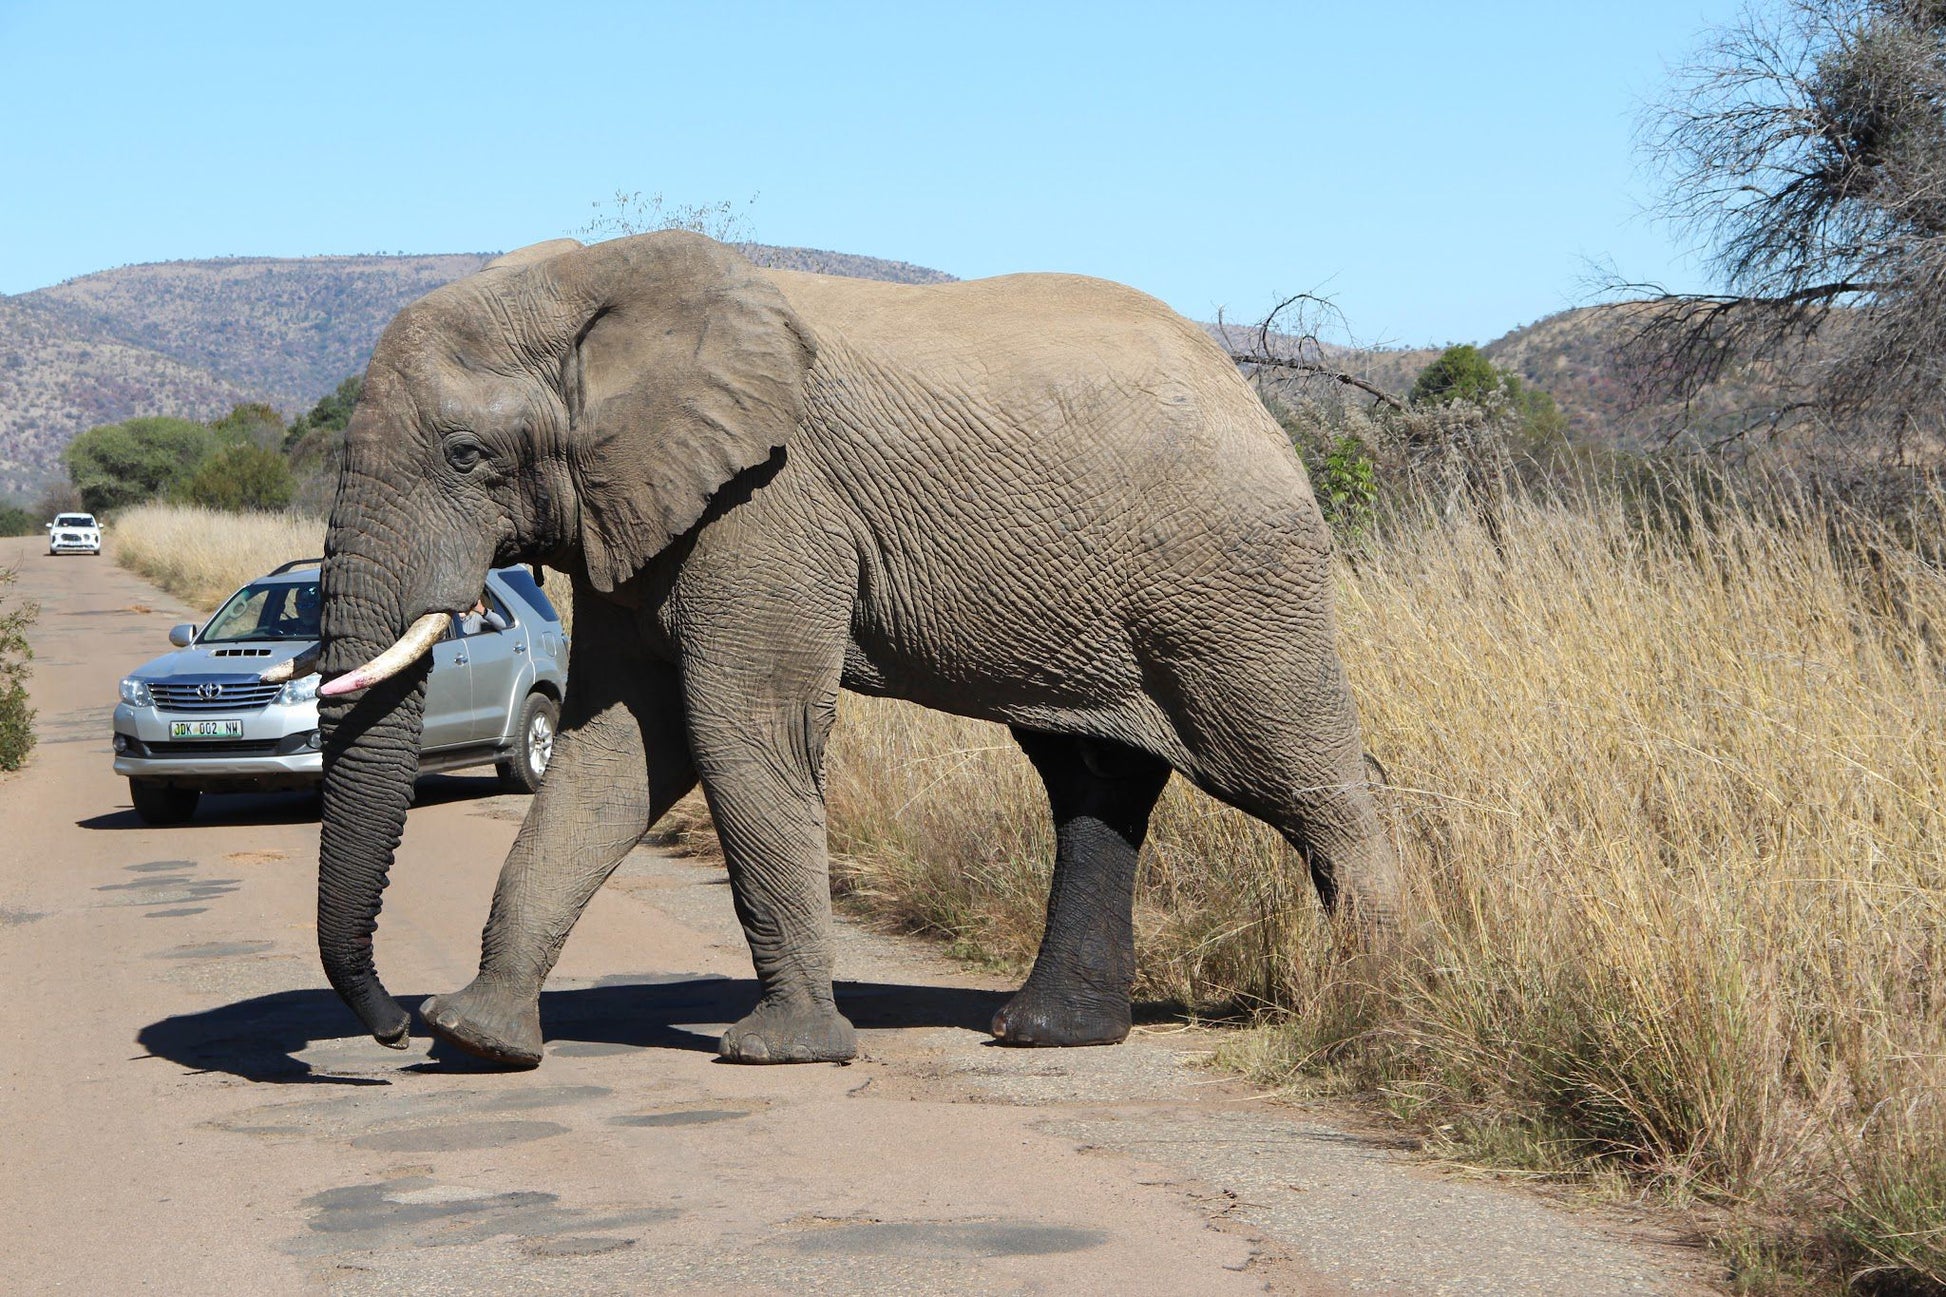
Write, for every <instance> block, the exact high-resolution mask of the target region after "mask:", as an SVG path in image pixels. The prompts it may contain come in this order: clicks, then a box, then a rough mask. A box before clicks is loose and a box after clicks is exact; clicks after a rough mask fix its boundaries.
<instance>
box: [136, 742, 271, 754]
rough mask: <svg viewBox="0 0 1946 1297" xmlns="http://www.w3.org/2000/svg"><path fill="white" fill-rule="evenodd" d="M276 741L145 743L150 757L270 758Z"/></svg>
mask: <svg viewBox="0 0 1946 1297" xmlns="http://www.w3.org/2000/svg"><path fill="white" fill-rule="evenodd" d="M277 743H278V741H277V740H276V739H268V740H261V739H195V740H192V741H191V742H188V743H145V744H143V745H142V746H143V747H145V748H147V749H148V755H149V756H152V757H211V756H217V757H270V756H276V755H277Z"/></svg>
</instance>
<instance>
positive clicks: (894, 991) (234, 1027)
mask: <svg viewBox="0 0 1946 1297" xmlns="http://www.w3.org/2000/svg"><path fill="white" fill-rule="evenodd" d="M837 991H838V1007H839V1008H840V1009H842V1010H843V1011H844V1013H845V1015H846V1016H847V1017H849V1018H850V1019H851V1020H852V1022H853V1023H855V1024H856V1025H858V1026H859V1027H861V1028H866V1029H872V1028H899V1027H961V1028H965V1029H967V1030H970V1031H984V1030H986V1027H987V1024H988V1023H990V1022H991V1021H992V1020H993V1015H994V1013H995V1011H996V1010H998V1009H999V1007H1000V1005H1001V1004H1002V1003H1004V1002H1005V1000H1006V998H1007V996H1006V994H1005V993H1003V992H998V991H985V990H971V989H966V988H961V987H951V986H902V985H895V984H888V983H882V982H840V983H838V986H837ZM398 998H399V1003H400V1004H402V1005H404V1006H406V1008H408V1009H411V1010H413V1011H414V1012H415V1014H416V1012H417V1010H418V1007H419V1002H420V1001H421V1000H422V999H424V998H425V997H423V996H400V997H398ZM756 1002H757V983H756V981H755V980H754V979H751V978H730V977H698V976H695V975H691V974H678V975H676V976H674V977H669V978H657V977H652V976H650V977H643V976H636V977H629V978H619V977H618V978H612V979H606V980H605V981H604V983H603V984H601V985H597V986H592V987H587V988H583V989H577V990H563V991H544V992H542V993H541V1028H542V1032H543V1034H544V1035H545V1036H546V1038H547V1041H548V1043H549V1044H550V1045H561V1044H566V1043H570V1042H572V1043H575V1044H581V1045H613V1046H622V1047H633V1048H638V1049H688V1050H702V1051H709V1052H712V1053H713V1052H714V1051H715V1049H716V1036H717V1030H718V1028H719V1027H720V1026H721V1024H725V1023H730V1022H734V1021H736V1020H737V1019H738V1018H741V1017H742V1016H743V1015H744V1014H746V1013H748V1012H749V1011H750V1009H751V1008H752V1007H753V1006H754V1005H755V1004H756ZM414 1031H415V1033H416V1034H418V1035H420V1036H423V1035H424V1032H425V1029H424V1026H423V1025H422V1024H420V1023H419V1022H418V1021H417V1019H416V1017H415V1020H414ZM360 1035H361V1033H360V1032H359V1031H358V1028H357V1021H356V1020H355V1019H354V1018H353V1017H352V1016H351V1011H350V1010H349V1009H347V1008H345V1006H344V1004H343V1003H342V1002H341V1001H340V1000H339V999H338V997H337V995H336V994H335V993H333V992H332V991H329V990H324V989H318V990H302V991H279V992H277V993H276V994H274V995H260V996H255V997H253V998H251V999H248V1000H239V1001H237V1002H236V1003H234V1004H225V1005H219V1006H217V1007H216V1008H213V1009H206V1010H204V1011H202V1012H200V1013H188V1014H182V1015H180V1016H177V1017H173V1018H164V1019H162V1020H161V1021H159V1022H153V1023H150V1024H149V1025H148V1026H146V1027H143V1028H142V1029H141V1030H140V1031H139V1032H137V1033H136V1036H135V1039H136V1043H137V1044H139V1045H141V1046H142V1047H143V1048H144V1049H146V1050H148V1052H149V1054H150V1055H151V1056H153V1057H157V1058H166V1059H168V1060H169V1061H171V1062H173V1063H178V1064H180V1065H181V1066H183V1067H187V1068H190V1069H193V1070H195V1071H198V1072H225V1073H228V1074H230V1075H232V1076H240V1077H242V1078H244V1079H245V1080H248V1081H260V1082H265V1083H268V1084H307V1083H308V1084H332V1085H383V1084H385V1082H384V1081H382V1080H378V1079H376V1078H374V1077H370V1076H339V1075H332V1074H330V1073H326V1072H319V1071H316V1070H314V1069H313V1067H312V1065H311V1064H310V1063H309V1062H307V1061H305V1060H304V1059H303V1058H301V1057H299V1055H301V1054H304V1053H306V1052H307V1051H308V1050H310V1049H311V1047H312V1046H314V1045H318V1044H322V1043H325V1042H328V1041H337V1040H344V1039H347V1038H354V1039H355V1038H357V1037H359V1036H360ZM413 1070H416V1071H430V1072H445V1071H477V1070H492V1069H491V1065H489V1064H483V1063H480V1062H478V1061H477V1060H474V1059H471V1058H469V1057H467V1056H465V1055H463V1054H460V1053H459V1052H458V1051H454V1050H449V1049H446V1048H445V1047H444V1046H438V1047H435V1049H434V1051H433V1054H432V1057H431V1060H430V1061H429V1062H426V1063H422V1064H419V1065H417V1066H416V1067H415V1068H414V1069H413Z"/></svg>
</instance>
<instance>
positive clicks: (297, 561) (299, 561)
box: [269, 558, 324, 576]
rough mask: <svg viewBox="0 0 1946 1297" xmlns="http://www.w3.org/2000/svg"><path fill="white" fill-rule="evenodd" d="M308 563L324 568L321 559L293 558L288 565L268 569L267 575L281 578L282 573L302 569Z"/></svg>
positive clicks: (282, 564) (281, 564)
mask: <svg viewBox="0 0 1946 1297" xmlns="http://www.w3.org/2000/svg"><path fill="white" fill-rule="evenodd" d="M308 563H316V564H317V565H318V566H319V567H323V566H324V560H323V559H321V558H294V559H292V560H291V561H290V562H288V563H280V564H278V565H277V566H276V567H274V568H272V569H270V573H269V574H270V575H271V576H282V575H283V574H284V573H286V572H289V571H292V570H293V569H296V568H300V567H303V566H305V565H306V564H308Z"/></svg>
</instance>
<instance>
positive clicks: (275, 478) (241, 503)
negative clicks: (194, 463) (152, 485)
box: [170, 442, 297, 513]
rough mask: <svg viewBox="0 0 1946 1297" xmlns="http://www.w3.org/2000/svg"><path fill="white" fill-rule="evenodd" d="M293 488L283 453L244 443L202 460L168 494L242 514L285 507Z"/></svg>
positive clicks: (184, 500) (178, 498) (183, 499)
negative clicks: (179, 484) (183, 480)
mask: <svg viewBox="0 0 1946 1297" xmlns="http://www.w3.org/2000/svg"><path fill="white" fill-rule="evenodd" d="M296 490H297V483H296V480H295V479H293V478H292V477H291V470H290V466H289V465H288V464H286V463H285V462H284V457H283V456H282V455H279V454H278V453H277V452H276V451H274V450H265V449H264V448H263V447H261V446H259V445H257V444H256V443H254V442H243V443H242V444H240V445H235V446H230V447H228V448H226V449H224V450H219V451H217V452H216V453H215V454H214V455H211V456H210V457H209V458H208V459H206V460H204V461H203V463H202V465H201V466H200V467H199V468H197V470H196V471H195V473H193V474H192V475H191V476H190V477H189V479H188V480H187V481H185V482H183V483H182V485H181V486H180V487H178V488H177V489H176V490H174V491H172V492H170V495H171V496H172V497H173V498H174V499H175V500H176V501H177V502H178V503H181V504H196V505H201V506H202V507H204V508H205V509H222V510H225V511H227V512H230V513H243V512H246V511H256V512H268V511H271V510H276V509H282V508H285V507H286V506H288V505H289V504H290V502H291V496H292V495H293V494H294V493H295V492H296Z"/></svg>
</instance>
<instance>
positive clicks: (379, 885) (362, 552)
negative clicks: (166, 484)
mask: <svg viewBox="0 0 1946 1297" xmlns="http://www.w3.org/2000/svg"><path fill="white" fill-rule="evenodd" d="M338 523H339V520H338V519H337V518H336V517H334V519H333V526H332V529H331V531H332V536H331V543H330V544H329V545H328V546H327V557H326V560H325V565H324V574H323V585H324V643H323V657H322V660H321V663H320V667H321V670H322V673H323V675H324V677H325V679H326V680H327V681H329V680H331V679H333V678H335V677H337V676H340V675H343V674H344V673H346V672H348V671H351V670H353V669H355V668H357V667H359V666H360V665H361V664H364V663H367V662H369V661H370V660H371V659H372V658H374V657H376V656H377V655H379V654H380V653H381V652H383V651H384V650H385V649H386V648H387V647H388V646H390V645H392V644H393V642H394V641H395V640H397V639H398V638H399V636H400V634H401V632H402V631H404V629H405V616H404V615H403V609H402V608H401V607H400V603H401V598H400V593H399V592H400V582H399V579H398V576H397V575H396V574H395V573H394V572H393V571H392V570H391V569H390V568H389V567H388V566H387V565H386V564H384V563H381V562H380V561H379V560H378V559H377V558H376V557H375V556H374V555H373V553H372V552H371V550H372V548H374V547H375V546H376V545H377V544H379V543H381V541H382V538H374V537H373V536H371V535H370V534H369V533H367V532H363V531H361V529H360V528H357V527H346V528H341V527H340V526H339V525H338ZM430 670H431V660H430V658H429V657H424V656H422V657H419V658H417V659H416V660H415V661H413V662H412V663H410V664H409V665H407V666H406V667H404V669H402V670H400V671H399V672H398V673H397V674H395V675H392V676H391V677H390V678H388V679H383V680H379V681H377V682H375V683H373V684H371V685H370V687H368V688H366V689H365V690H364V692H363V693H361V694H357V695H355V696H351V697H345V696H338V697H327V698H320V700H319V724H320V727H321V729H322V730H323V737H324V822H323V826H322V829H321V832H320V835H319V847H318V953H319V955H320V956H321V957H322V960H323V963H324V972H325V976H326V977H328V978H329V979H330V981H331V985H332V987H333V988H334V989H336V991H337V992H338V994H339V996H341V997H342V998H343V999H344V1002H345V1003H346V1004H347V1005H349V1006H350V1007H351V1010H352V1011H353V1012H354V1013H356V1014H357V1015H358V1017H359V1019H360V1020H361V1021H362V1022H363V1023H364V1024H365V1026H366V1027H367V1028H368V1029H370V1031H371V1033H372V1035H373V1036H374V1037H375V1038H376V1039H377V1040H378V1041H379V1042H380V1043H381V1044H385V1045H390V1046H392V1047H393V1048H396V1049H403V1048H405V1046H406V1042H407V1037H408V1035H409V1032H410V1025H411V1021H410V1019H409V1018H408V1017H407V1015H406V1012H405V1010H404V1009H402V1008H401V1007H400V1006H399V1004H398V1002H397V1001H395V1000H394V999H392V997H391V996H390V995H389V994H387V992H386V990H385V987H384V985H383V984H382V983H381V982H380V981H379V978H378V973H377V970H376V969H375V968H374V967H373V962H372V934H373V933H374V932H375V931H376V930H377V927H378V913H379V909H380V907H381V905H382V903H383V897H384V892H385V884H386V879H387V876H388V875H389V873H390V872H391V868H392V860H393V855H394V853H395V852H396V851H397V850H398V846H399V841H400V838H401V837H402V835H403V833H404V831H405V813H406V808H407V807H408V806H409V805H411V802H412V786H413V782H414V780H415V779H416V778H417V777H418V773H419V743H420V735H421V723H422V720H423V716H424V712H425V700H426V677H427V675H428V673H429V672H430Z"/></svg>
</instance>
